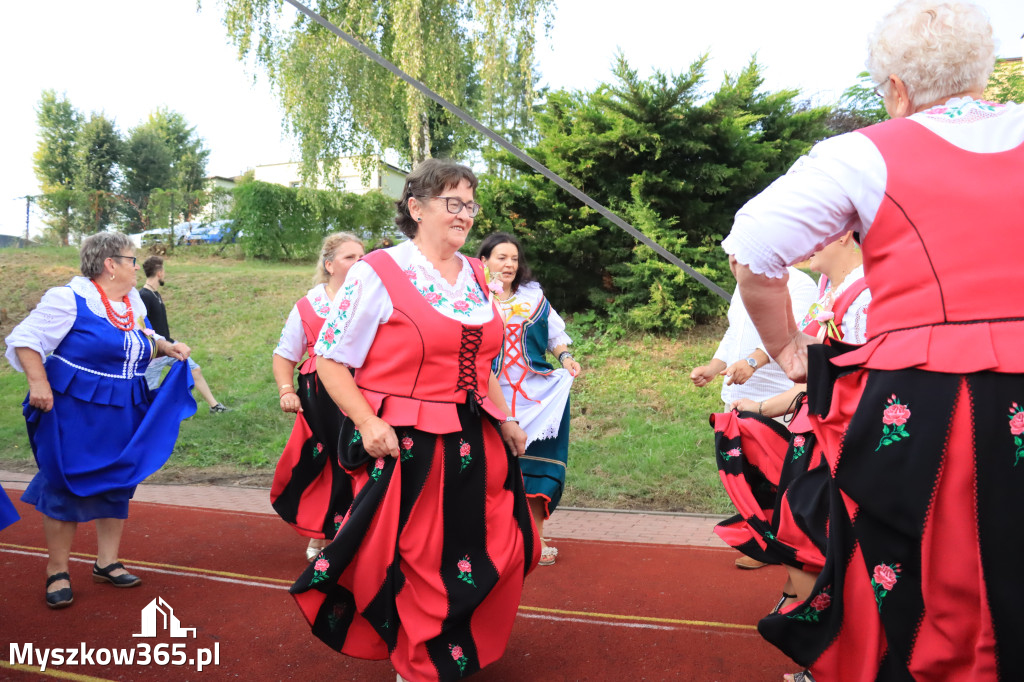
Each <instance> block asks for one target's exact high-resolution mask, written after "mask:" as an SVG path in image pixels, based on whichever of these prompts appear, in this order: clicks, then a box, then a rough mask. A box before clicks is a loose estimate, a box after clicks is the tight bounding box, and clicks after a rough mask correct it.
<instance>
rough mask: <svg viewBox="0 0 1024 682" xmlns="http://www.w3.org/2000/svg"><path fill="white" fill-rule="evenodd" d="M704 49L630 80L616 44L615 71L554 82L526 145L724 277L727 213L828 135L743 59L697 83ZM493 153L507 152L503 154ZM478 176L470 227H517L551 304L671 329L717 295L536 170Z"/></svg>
mask: <svg viewBox="0 0 1024 682" xmlns="http://www.w3.org/2000/svg"><path fill="white" fill-rule="evenodd" d="M706 62H707V57H706V56H704V57H701V58H700V59H698V60H697V61H696V62H694V63H693V64H692V65H691V66H690V68H689V70H688V71H686V72H684V73H682V74H679V75H674V76H673V75H666V74H664V73H660V72H655V73H654V75H652V76H651V77H650V78H648V79H641V78H639V77H638V76H637V73H636V72H635V71H634V70H633V69H631V68H630V67H629V64H628V63H627V61H626V59H625V58H624V57H623V56H622V55H620V56H619V57H618V60H617V64H616V66H615V68H614V72H613V74H614V76H615V80H614V82H612V83H610V84H603V85H601V86H599V87H598V88H597V89H596V90H595V91H594V92H592V93H585V92H565V91H562V92H556V93H552V94H551V95H550V96H549V97H548V100H547V102H546V103H545V104H544V106H543V107H542V108H541V110H540V112H539V113H538V114H537V122H538V125H539V139H540V142H539V143H538V144H537V146H536V147H535V148H533V149H532V150H531V155H532V156H534V157H535V158H537V159H538V160H539V161H540V162H541V163H544V164H545V165H547V166H548V167H549V168H551V169H552V170H553V171H555V172H556V173H558V174H559V175H561V176H562V177H564V178H566V179H567V180H568V181H569V182H571V183H573V184H574V185H575V186H576V187H579V188H580V189H582V190H583V191H584V192H586V193H587V194H589V195H590V196H591V197H593V198H594V199H595V200H597V201H599V202H600V203H602V204H604V205H605V206H607V207H609V208H610V209H611V210H613V211H615V212H617V213H618V214H619V215H622V216H623V217H624V218H625V219H626V220H628V221H630V222H632V223H633V225H634V226H635V227H637V228H638V229H640V230H641V231H642V232H644V233H645V234H646V235H647V236H649V237H651V238H652V239H654V240H655V241H657V242H658V243H659V244H661V245H662V246H664V247H665V248H666V249H668V250H669V251H671V252H673V253H675V254H676V255H678V256H679V257H680V258H681V259H682V260H683V261H684V262H687V263H688V264H690V265H691V266H693V267H695V268H696V269H698V270H699V271H701V272H702V273H703V274H705V275H706V276H708V277H709V278H711V279H712V280H713V281H716V282H718V283H719V284H720V285H722V286H723V287H724V288H726V289H731V288H732V278H731V274H730V273H729V269H728V264H727V261H726V258H725V255H724V254H723V253H722V251H721V249H720V248H719V246H718V245H719V243H720V242H721V240H722V238H723V237H724V235H725V234H727V233H728V230H729V228H730V226H731V224H732V219H733V216H734V214H735V212H736V211H737V210H738V209H739V208H740V206H742V205H743V203H745V202H746V201H747V200H748V199H750V198H751V197H752V196H754V195H755V194H756V193H757V192H759V191H761V190H762V189H763V188H764V187H766V186H767V185H768V184H769V183H770V182H771V181H772V180H774V179H775V178H776V177H778V176H779V175H780V174H782V173H783V172H785V170H786V169H788V168H789V166H790V165H792V163H793V162H794V161H795V160H796V159H797V157H799V156H800V155H801V154H803V153H805V152H806V151H807V150H808V149H809V148H810V146H811V145H812V144H813V143H814V142H816V141H818V140H820V139H822V138H824V137H827V136H828V134H829V130H828V129H827V128H826V126H825V120H826V117H827V114H828V109H827V108H811V107H808V106H806V105H802V104H800V103H799V102H798V101H797V99H796V98H797V93H796V91H792V90H785V91H780V92H775V93H765V92H763V91H762V90H761V84H762V79H761V76H760V73H759V69H758V66H757V64H756V62H754V61H753V60H752V61H751V62H750V63H749V64H748V66H747V67H746V68H745V69H743V71H741V72H740V73H739V74H738V75H736V76H735V77H729V76H727V77H726V79H725V81H724V82H723V83H722V85H721V86H720V87H719V88H718V90H716V91H714V92H713V93H711V94H710V95H707V94H706V93H705V92H703V90H702V86H703V84H704V81H705V76H704V68H705V65H706ZM503 162H504V163H508V164H512V163H513V160H512V159H510V158H505V159H504V160H503ZM520 170H521V171H522V174H521V175H520V176H518V177H514V178H509V179H503V178H499V177H495V176H489V177H486V178H484V180H483V181H482V183H481V189H480V192H479V195H480V202H481V204H483V206H484V209H485V210H484V212H482V213H481V217H480V218H479V219H478V224H479V225H480V228H481V232H482V233H487V232H489V231H491V230H495V229H503V230H508V231H510V232H513V233H515V234H518V235H519V236H520V237H521V238H522V239H523V242H524V244H525V245H526V248H527V250H528V254H527V255H528V257H529V259H530V261H531V264H532V266H533V267H534V270H535V272H536V273H537V274H538V276H539V279H540V280H541V282H542V283H543V285H544V287H545V291H546V292H547V293H548V294H549V296H550V297H551V299H552V301H553V303H554V305H555V306H556V307H558V308H560V309H566V310H570V311H572V310H582V309H586V308H595V309H597V310H598V311H601V312H605V313H608V314H610V315H612V316H613V317H614V318H615V319H616V320H618V321H621V322H623V323H626V324H629V325H631V326H634V327H639V328H642V329H651V330H664V331H673V330H681V329H686V328H688V327H691V326H692V325H694V324H695V323H697V322H700V321H703V320H706V319H707V318H710V317H712V316H716V315H719V314H721V312H722V311H723V310H724V303H725V302H724V301H722V300H721V299H720V298H719V297H717V296H716V295H714V294H712V293H711V292H709V291H708V290H707V289H705V288H704V287H703V286H702V285H701V284H700V283H698V282H697V281H696V280H694V279H692V278H691V277H689V276H687V275H685V274H684V273H683V272H682V271H680V270H678V269H677V268H675V267H674V266H672V265H670V264H668V263H666V262H664V261H663V260H662V259H661V258H660V257H658V256H657V255H656V254H654V253H653V252H652V251H651V250H650V249H649V248H648V247H646V246H643V245H640V244H638V243H637V242H636V241H635V240H634V239H633V238H632V237H630V236H629V235H627V234H626V233H624V232H622V231H620V230H618V228H615V227H614V226H611V225H609V224H607V222H606V221H604V220H603V219H602V218H600V217H599V216H597V215H596V214H595V212H594V211H592V210H591V209H589V208H587V207H585V206H582V205H580V203H579V202H578V201H576V200H575V199H573V198H572V197H569V196H567V195H565V193H564V192H562V191H561V190H560V189H558V188H557V187H556V186H554V185H553V184H552V183H550V182H549V181H547V180H546V179H544V178H542V177H541V176H538V175H533V174H530V173H528V172H527V170H528V169H526V168H522V167H521V168H520Z"/></svg>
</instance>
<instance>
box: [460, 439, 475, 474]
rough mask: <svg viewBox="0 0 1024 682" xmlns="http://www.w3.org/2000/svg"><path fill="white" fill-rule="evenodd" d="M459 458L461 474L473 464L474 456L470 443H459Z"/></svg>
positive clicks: (461, 441) (462, 441)
mask: <svg viewBox="0 0 1024 682" xmlns="http://www.w3.org/2000/svg"><path fill="white" fill-rule="evenodd" d="M459 458H460V461H461V463H462V466H460V467H459V473H462V472H463V471H465V470H466V467H468V466H469V465H470V464H472V463H473V455H472V454H471V453H470V447H469V443H467V442H466V441H464V440H460V441H459Z"/></svg>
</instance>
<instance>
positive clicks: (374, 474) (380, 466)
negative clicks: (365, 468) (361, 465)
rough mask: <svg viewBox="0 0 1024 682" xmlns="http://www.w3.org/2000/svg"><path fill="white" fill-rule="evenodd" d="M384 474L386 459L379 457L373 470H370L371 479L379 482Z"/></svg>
mask: <svg viewBox="0 0 1024 682" xmlns="http://www.w3.org/2000/svg"><path fill="white" fill-rule="evenodd" d="M382 473H384V458H383V457H378V458H377V460H376V461H375V462H374V463H373V469H371V470H370V478H372V479H373V480H375V481H379V480H380V475H381V474H382Z"/></svg>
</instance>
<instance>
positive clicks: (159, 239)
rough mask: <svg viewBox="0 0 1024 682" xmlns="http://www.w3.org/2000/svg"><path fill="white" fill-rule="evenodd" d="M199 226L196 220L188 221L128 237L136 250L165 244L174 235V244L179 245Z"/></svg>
mask: <svg viewBox="0 0 1024 682" xmlns="http://www.w3.org/2000/svg"><path fill="white" fill-rule="evenodd" d="M199 226H200V223H199V221H198V220H188V221H185V222H183V223H178V224H177V225H174V226H172V227H171V228H169V229H168V228H166V227H158V228H155V229H152V230H146V231H145V232H139V233H138V234H133V235H129V236H130V237H131V240H132V242H134V243H135V246H136V248H138V247H141V246H151V245H153V244H167V243H168V242H169V241H170V239H171V234H173V235H174V243H175V244H181V243H182V242H184V241H186V240H187V239H188V236H189V234H190V233H191V232H192V230H193V229H196V228H198V227H199Z"/></svg>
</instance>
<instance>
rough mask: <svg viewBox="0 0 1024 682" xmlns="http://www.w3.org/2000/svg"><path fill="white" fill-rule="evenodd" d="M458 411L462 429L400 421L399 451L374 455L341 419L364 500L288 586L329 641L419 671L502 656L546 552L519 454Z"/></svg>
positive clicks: (456, 669) (481, 418)
mask: <svg viewBox="0 0 1024 682" xmlns="http://www.w3.org/2000/svg"><path fill="white" fill-rule="evenodd" d="M457 409H458V411H459V419H460V422H461V426H462V430H461V431H460V432H457V433H449V434H443V435H437V434H432V433H427V432H425V431H420V430H418V429H413V428H409V427H398V428H397V429H396V432H397V434H398V438H399V444H400V449H401V456H400V457H399V458H398V459H395V458H391V457H386V458H382V459H372V458H370V457H369V456H368V455H367V454H366V451H365V449H364V448H363V446H362V441H361V437H360V434H359V432H358V431H356V430H355V429H354V427H353V426H352V424H351V422H350V421H349V420H347V419H346V420H345V421H344V422H343V425H342V429H341V434H342V437H341V443H342V446H341V453H340V456H341V461H342V464H343V465H344V466H345V467H346V468H347V469H349V470H350V471H353V472H354V473H353V478H354V480H355V487H356V491H357V492H356V497H355V501H354V502H353V503H352V506H351V508H350V510H349V512H348V514H347V515H346V516H345V518H344V520H343V522H342V524H341V528H340V530H339V532H338V534H337V536H336V537H335V538H334V540H333V542H331V544H329V545H328V546H327V547H325V548H324V550H323V551H322V553H321V554H320V556H319V557H317V559H316V560H315V561H314V562H313V563H311V564H310V565H309V567H308V568H307V569H306V571H305V572H304V573H303V574H302V576H301V577H300V578H299V579H298V581H296V583H295V584H294V585H293V586H292V588H291V592H292V594H293V595H294V597H295V600H296V602H297V603H298V605H299V608H300V609H301V610H302V612H303V615H305V617H306V619H307V620H308V621H309V623H310V624H311V625H312V629H313V634H314V635H316V636H317V637H319V638H320V639H321V640H323V641H324V642H325V643H326V644H327V645H328V646H330V647H331V648H333V649H335V650H337V651H340V652H341V653H344V654H348V655H350V656H356V657H359V658H368V659H384V658H390V659H391V661H392V663H393V665H394V666H395V669H396V670H397V671H398V672H399V674H401V675H402V677H404V678H406V679H413V680H417V681H420V680H457V679H460V678H462V677H465V676H467V675H469V674H471V673H473V672H475V671H477V670H479V669H481V668H483V667H484V666H486V665H488V664H490V663H493V662H494V661H496V660H498V659H499V658H500V657H501V656H502V654H503V653H504V651H505V647H506V645H507V643H508V639H509V636H510V634H511V631H512V624H513V621H514V620H515V616H516V612H517V610H518V608H519V602H520V598H521V596H522V590H523V581H524V579H525V577H526V574H527V573H528V572H529V571H530V570H531V569H532V568H533V567H534V566H535V565H536V563H537V561H538V560H539V558H540V544H539V542H538V541H537V537H536V529H535V527H534V525H533V519H532V517H531V515H530V511H529V507H528V504H527V501H526V495H525V492H524V490H523V479H522V474H521V472H520V469H519V463H518V460H517V459H516V458H515V457H513V456H512V455H511V454H509V452H508V450H507V449H506V447H505V444H504V443H503V441H502V439H501V434H500V431H499V429H498V425H497V423H496V422H495V421H494V420H493V419H492V418H491V417H489V416H487V415H480V414H476V413H475V411H473V410H471V408H470V407H468V406H465V405H460V406H458V408H457Z"/></svg>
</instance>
